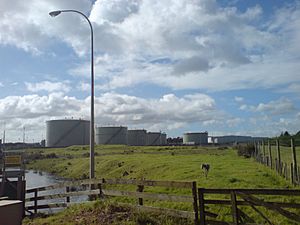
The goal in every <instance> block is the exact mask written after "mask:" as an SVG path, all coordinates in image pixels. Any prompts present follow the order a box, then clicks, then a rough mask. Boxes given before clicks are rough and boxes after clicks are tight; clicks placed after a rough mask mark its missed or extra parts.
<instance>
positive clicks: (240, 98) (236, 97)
mask: <svg viewBox="0 0 300 225" xmlns="http://www.w3.org/2000/svg"><path fill="white" fill-rule="evenodd" d="M234 100H235V101H236V102H243V101H244V98H243V97H239V96H235V97H234Z"/></svg>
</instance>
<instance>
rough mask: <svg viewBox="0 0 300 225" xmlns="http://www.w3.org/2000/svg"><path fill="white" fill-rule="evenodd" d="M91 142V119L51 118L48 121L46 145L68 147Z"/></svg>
mask: <svg viewBox="0 0 300 225" xmlns="http://www.w3.org/2000/svg"><path fill="white" fill-rule="evenodd" d="M89 143H90V121H87V120H73V119H71V120H68V119H65V120H49V121H46V146H47V147H67V146H71V145H88V144H89Z"/></svg>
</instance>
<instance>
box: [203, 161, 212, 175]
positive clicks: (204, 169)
mask: <svg viewBox="0 0 300 225" xmlns="http://www.w3.org/2000/svg"><path fill="white" fill-rule="evenodd" d="M201 169H202V170H203V172H204V175H205V177H207V175H208V171H209V169H210V165H209V164H208V163H203V164H201Z"/></svg>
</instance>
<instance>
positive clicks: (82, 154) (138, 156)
mask: <svg viewBox="0 0 300 225" xmlns="http://www.w3.org/2000/svg"><path fill="white" fill-rule="evenodd" d="M28 153H29V155H32V157H30V158H32V159H33V158H37V159H36V160H30V162H29V164H28V165H27V168H28V169H34V170H41V171H47V172H50V173H53V174H55V175H58V176H60V177H65V178H72V179H82V178H87V177H88V171H89V148H88V146H84V147H78V146H74V147H69V148H64V149H39V150H37V149H36V150H30V151H28ZM95 153H96V157H95V164H96V166H95V170H96V177H98V178H125V179H133V178H136V179H142V178H144V179H153V180H177V181H197V185H198V187H203V188H291V187H292V186H291V185H290V183H289V182H287V181H286V180H284V179H283V178H282V177H280V176H278V175H277V174H276V173H275V171H272V170H271V169H270V168H267V167H265V166H263V165H261V164H259V163H257V162H255V161H254V160H253V159H246V158H243V157H238V156H237V153H236V151H235V150H232V149H222V148H214V147H209V148H203V147H149V146H147V147H130V146H96V149H95ZM38 158H42V159H38ZM202 163H209V164H210V166H211V169H210V171H209V174H208V177H207V178H205V176H204V174H203V171H202V170H201V169H200V165H201V164H202ZM125 172H126V173H125ZM124 174H128V175H126V176H125V175H124ZM147 191H150V192H162V191H163V192H166V191H169V192H172V193H173V194H174V193H177V194H190V191H189V192H187V191H186V190H171V189H170V190H168V189H167V188H164V189H163V188H156V189H150V188H149V189H147ZM228 197H229V196H227V198H228ZM133 201H136V200H133ZM285 201H290V200H289V198H286V199H285ZM293 201H294V202H295V201H298V200H296V199H294V200H293ZM148 203H149V204H151V205H154V206H167V207H172V208H177V209H184V210H186V209H191V205H190V204H189V205H188V206H187V204H181V203H178V204H177V203H174V204H166V205H163V204H165V203H164V202H162V203H157V202H150V201H146V202H145V204H148ZM209 211H212V212H215V213H217V214H219V215H220V216H219V219H222V220H227V221H230V220H231V219H230V208H229V207H224V206H220V207H210V208H209ZM245 212H246V213H248V215H249V216H251V217H253V218H255V219H257V218H258V215H257V214H256V213H254V212H251V209H245ZM264 213H265V214H266V215H267V216H268V217H269V218H272V219H273V220H274V218H275V221H277V222H278V224H293V223H289V222H288V221H287V219H284V218H282V217H280V216H278V215H275V214H274V213H273V214H272V213H269V212H266V211H264ZM298 213H299V212H298ZM228 219H229V220H228ZM259 221H261V220H259ZM150 224H155V223H150ZM161 224H166V223H161ZM173 224H176V223H173Z"/></svg>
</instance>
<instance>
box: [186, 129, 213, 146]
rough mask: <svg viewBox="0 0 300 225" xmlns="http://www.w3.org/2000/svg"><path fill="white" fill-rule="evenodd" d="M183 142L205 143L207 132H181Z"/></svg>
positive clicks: (206, 141)
mask: <svg viewBox="0 0 300 225" xmlns="http://www.w3.org/2000/svg"><path fill="white" fill-rule="evenodd" d="M183 144H185V145H207V144H208V133H207V132H195V133H194V132H191V133H184V134H183Z"/></svg>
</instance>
